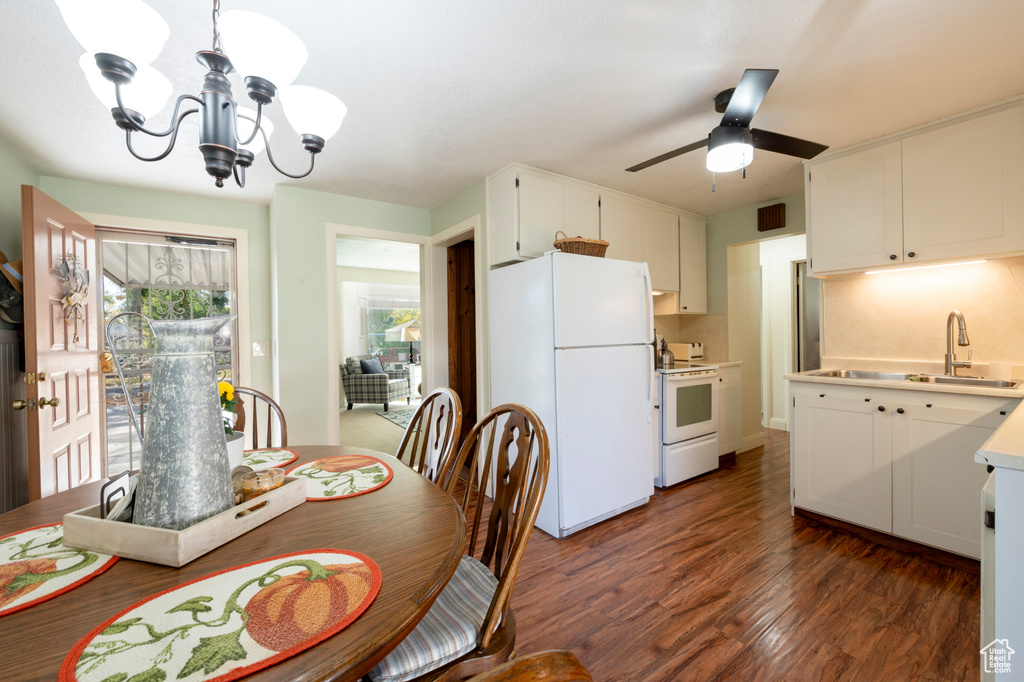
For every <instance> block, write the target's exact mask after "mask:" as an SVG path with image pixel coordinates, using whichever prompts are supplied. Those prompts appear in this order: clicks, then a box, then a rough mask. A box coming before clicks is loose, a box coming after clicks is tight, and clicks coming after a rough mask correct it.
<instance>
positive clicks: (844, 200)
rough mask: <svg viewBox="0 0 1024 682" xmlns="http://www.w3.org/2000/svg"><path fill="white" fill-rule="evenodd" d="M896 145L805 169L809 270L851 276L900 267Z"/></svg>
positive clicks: (900, 216) (900, 207) (900, 192)
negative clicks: (843, 272)
mask: <svg viewBox="0 0 1024 682" xmlns="http://www.w3.org/2000/svg"><path fill="white" fill-rule="evenodd" d="M901 164H902V156H901V151H900V143H899V142H890V143H889V144H886V145H883V146H881V147H875V148H873V149H868V150H866V151H863V152H857V153H855V154H850V155H848V156H841V157H839V158H837V159H833V160H831V161H822V162H820V163H817V164H815V165H813V166H811V167H809V168H808V176H807V177H808V181H807V183H806V188H807V195H808V197H809V199H808V207H809V211H810V215H809V216H808V223H807V232H808V234H809V235H810V239H809V244H810V251H811V252H810V259H811V263H810V266H811V270H812V271H813V272H814V273H822V272H829V271H833V270H855V269H858V268H867V267H877V266H879V265H889V264H890V263H901V262H903V186H902V183H903V176H902V174H901V168H902V165H901Z"/></svg>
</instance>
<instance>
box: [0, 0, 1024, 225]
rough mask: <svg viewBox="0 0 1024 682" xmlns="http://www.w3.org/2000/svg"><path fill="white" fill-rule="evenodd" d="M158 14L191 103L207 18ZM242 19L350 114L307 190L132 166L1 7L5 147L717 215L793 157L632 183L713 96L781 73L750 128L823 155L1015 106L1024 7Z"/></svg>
mask: <svg viewBox="0 0 1024 682" xmlns="http://www.w3.org/2000/svg"><path fill="white" fill-rule="evenodd" d="M149 4H150V5H152V6H153V7H154V8H155V9H156V10H157V11H158V12H160V14H161V15H163V17H164V18H165V19H166V20H167V22H168V23H169V24H170V28H171V37H170V39H169V40H168V42H167V45H166V46H165V47H164V49H163V52H162V53H161V55H160V56H159V57H158V58H157V60H156V61H155V62H154V66H155V67H156V68H157V69H159V70H160V71H161V72H163V73H164V75H166V76H167V77H168V78H170V80H171V82H172V84H173V85H174V88H175V95H177V94H183V93H192V94H197V92H198V90H199V86H200V85H201V83H202V77H203V71H202V68H201V67H200V66H199V65H198V64H197V63H196V62H195V61H194V58H193V54H194V53H195V52H196V51H197V50H200V49H209V47H210V43H211V25H210V9H211V6H212V4H211V3H209V2H202V1H200V0H189V1H188V2H185V1H182V0H149ZM231 9H251V10H255V11H258V12H262V13H264V14H267V15H268V16H271V17H273V18H275V19H278V20H279V21H281V22H282V23H284V24H285V25H287V26H289V27H290V28H291V29H292V30H293V31H295V32H296V33H297V34H298V35H299V37H300V38H302V40H303V41H304V42H305V44H306V46H307V47H308V48H309V53H310V55H309V62H308V63H307V64H306V66H305V68H304V69H303V71H302V73H301V74H300V76H299V79H298V81H297V83H300V84H306V85H315V86H319V87H322V88H324V89H327V90H329V91H331V92H333V93H334V94H336V95H337V96H338V97H340V98H341V99H342V100H343V101H344V102H345V103H346V104H347V105H348V110H349V113H348V116H347V118H346V120H345V123H344V124H343V126H342V129H341V131H340V132H339V133H338V135H337V136H335V137H334V138H333V139H331V140H329V141H328V143H327V147H326V149H325V151H324V152H323V154H321V155H320V157H319V158H318V160H317V169H316V170H315V171H314V172H313V174H312V175H311V176H310V177H308V178H306V179H303V180H298V181H295V180H288V179H287V178H284V177H283V176H280V175H278V174H277V173H276V172H275V171H274V170H273V169H272V168H270V166H269V164H268V163H267V161H266V159H265V158H263V157H264V156H265V155H264V154H261V155H260V157H258V158H257V161H256V163H255V165H254V166H253V167H252V168H251V169H249V171H250V172H249V179H248V186H247V188H246V189H239V188H237V187H234V186H233V185H232V186H231V187H227V186H226V187H225V188H224V189H220V190H218V189H217V188H215V187H214V184H213V180H212V178H210V177H208V176H207V175H206V174H205V172H204V170H203V162H202V158H201V156H200V154H199V152H198V150H197V149H196V144H197V133H196V130H195V123H194V120H195V117H192V118H191V119H190V121H191V122H190V123H189V126H188V127H186V129H184V130H183V131H182V134H181V135H180V136H179V140H178V146H177V148H176V149H175V150H174V152H173V153H172V154H171V156H170V157H169V158H168V159H165V160H164V161H161V162H158V163H152V164H145V163H143V162H141V161H136V160H135V159H133V158H132V157H131V156H130V155H129V154H128V152H127V150H126V149H125V148H124V136H123V133H122V132H121V131H120V130H118V129H117V128H115V127H114V125H113V122H112V121H111V120H110V117H109V113H108V112H107V111H106V110H105V109H104V108H103V107H102V106H101V105H100V104H99V102H98V101H97V100H96V99H95V97H94V96H93V95H92V93H91V92H90V91H89V90H88V87H87V85H86V83H85V79H84V77H83V75H82V73H81V71H80V70H79V67H78V57H79V56H80V54H81V52H82V49H81V48H80V47H79V45H78V44H77V43H76V42H75V40H74V38H72V36H71V34H70V33H69V32H68V30H67V29H66V27H65V26H64V24H63V22H62V20H61V18H60V14H59V12H58V10H57V7H56V6H55V5H54V4H53V3H52V2H50V0H3V1H2V2H0V65H2V66H0V69H2V72H0V73H2V79H3V80H2V85H3V86H4V87H3V91H4V93H5V96H4V97H2V98H0V136H3V137H4V138H5V139H6V140H8V141H9V142H10V143H11V144H12V145H13V146H14V147H15V149H16V151H17V152H18V153H19V154H20V155H22V156H23V157H24V158H26V159H27V160H28V161H29V162H31V163H33V164H35V165H37V166H38V167H39V169H40V170H42V171H43V172H44V173H46V174H55V175H60V176H66V177H72V178H83V179H90V180H96V181H100V182H107V183H113V184H118V185H126V186H132V187H146V188H161V189H167V190H171V191H175V192H183V193H189V194H198V195H206V196H214V197H221V198H227V199H233V200H238V201H250V202H260V203H266V202H268V201H269V199H270V196H271V193H272V188H273V185H274V184H275V183H278V182H287V183H289V184H294V185H297V186H301V187H305V188H309V189H314V190H320V191H325V192H333V193H338V194H345V195H351V196H357V197H363V198H367V199H375V200H380V201H387V202H393V203H397V204H404V205H409V206H416V207H422V208H432V207H434V206H436V205H438V204H439V203H441V202H443V201H444V200H446V199H448V198H449V197H451V196H453V195H454V194H456V193H458V192H459V191H461V190H462V189H464V188H466V187H467V186H469V185H470V184H472V183H473V182H475V181H477V180H479V179H480V178H481V177H483V176H485V175H488V174H490V173H493V172H494V171H496V170H498V169H499V168H501V167H502V166H504V165H505V164H506V163H508V162H510V161H520V162H524V163H527V164H531V165H534V166H538V167H541V168H545V169H548V170H552V171H556V172H559V173H564V174H566V175H569V176H572V177H576V178H580V179H583V180H588V181H591V182H596V183H599V184H602V185H606V186H609V187H613V188H615V189H620V190H623V191H626V192H630V193H633V194H637V195H640V196H644V197H647V198H650V199H653V200H656V201H660V202H663V203H666V204H670V205H673V206H677V207H680V208H684V209H689V210H692V211H695V212H697V213H702V214H713V213H718V212H721V211H724V210H728V209H731V208H736V207H740V206H745V205H749V204H752V203H756V202H760V201H767V200H770V199H774V198H777V197H780V196H784V195H787V194H791V193H794V192H798V191H800V190H801V188H802V179H801V178H802V175H801V171H800V162H799V160H796V159H793V158H791V157H786V156H781V155H777V154H772V153H769V152H757V153H756V154H755V158H754V162H753V164H752V165H751V166H750V167H749V168H748V173H747V178H746V179H745V180H741V179H740V177H739V173H731V174H728V175H720V176H718V187H717V191H716V192H715V193H712V192H711V176H710V173H708V172H707V171H706V170H705V169H704V154H703V153H702V152H692V153H690V154H687V155H684V156H681V157H678V158H676V159H674V160H672V161H668V162H665V163H663V164H661V165H659V166H655V167H652V168H650V169H647V170H645V171H641V172H639V173H636V174H631V173H626V172H624V171H623V169H625V168H626V167H628V166H631V165H634V164H636V163H638V162H640V161H643V160H645V159H647V158H650V157H653V156H656V155H658V154H660V153H663V152H665V151H668V150H670V149H674V148H676V147H679V146H682V145H684V144H687V143H689V142H693V141H695V140H698V139H700V138H702V137H704V136H706V135H707V133H708V131H710V129H711V128H712V127H714V126H715V125H716V124H717V122H718V120H720V118H721V117H720V115H718V114H716V113H715V112H714V108H713V104H712V98H713V97H714V95H715V94H716V93H717V92H718V91H720V90H724V89H726V88H729V87H732V86H734V85H735V84H736V82H737V81H738V80H739V78H740V76H741V75H742V73H743V70H744V69H745V68H748V67H751V68H777V69H780V74H779V76H778V78H777V79H776V80H775V84H774V85H773V86H772V88H771V91H770V92H769V93H768V96H767V97H766V98H765V100H764V103H763V104H762V105H761V109H760V110H759V111H758V113H757V115H756V116H755V118H754V126H755V127H758V128H763V129H767V130H771V131H775V132H779V133H783V134H787V135H793V136H796V137H802V138H805V139H809V140H812V141H815V142H820V143H822V144H827V145H830V146H831V147H832V148H833V149H834V148H839V147H843V146H848V145H851V144H855V143H858V142H863V141H865V140H869V139H872V138H875V137H879V136H882V135H885V134H888V133H891V132H894V131H897V130H900V129H903V128H908V127H911V126H914V125H917V124H921V123H924V122H927V121H930V120H934V119H937V118H941V117H944V116H948V115H951V114H954V113H957V112H961V111H965V110H967V109H971V108H974V107H978V106H981V105H984V104H988V103H991V102H994V101H997V100H1000V99H1003V98H1006V97H1010V96H1013V95H1016V94H1020V93H1024V40H1022V38H1021V36H1022V35H1024V2H1021V1H1020V0H975V1H974V2H963V1H962V0H899V1H896V0H763V1H760V2H753V1H751V0H631V1H628V2H627V1H624V0H586V1H584V0H515V1H512V0H390V1H389V2H371V1H367V0H363V1H361V2H356V1H355V0H331V1H328V0H306V1H304V2H280V0H223V3H222V10H223V11H227V10H231ZM229 54H230V53H229ZM236 82H237V83H238V85H237V86H236V87H235V93H236V96H238V97H241V98H242V99H245V96H244V90H243V87H242V85H241V81H236ZM129 93H130V91H129ZM126 97H129V98H130V94H128V95H126ZM128 101H129V106H130V99H129V100H128ZM169 110H170V107H169V106H168V107H167V108H166V109H165V111H163V112H162V113H161V114H158V115H157V116H156V117H155V119H154V121H155V125H158V126H166V125H167V122H168V120H169V115H170V114H169ZM269 115H270V117H271V118H272V119H273V121H274V123H275V125H276V132H275V134H274V137H273V138H272V141H271V144H272V149H273V150H274V152H275V158H276V159H277V160H278V161H279V163H282V164H283V165H285V166H286V167H287V168H289V169H304V168H305V165H306V160H305V158H304V157H305V153H304V152H302V151H301V150H300V149H299V146H298V141H297V136H295V135H294V134H293V133H292V131H291V128H290V127H289V126H288V124H287V122H286V121H285V119H284V117H283V116H282V115H281V111H280V105H279V104H277V103H275V104H274V105H273V106H272V107H271V110H270V112H269ZM146 141H147V140H143V141H142V142H146ZM139 146H140V147H142V149H143V150H144V151H148V150H151V149H154V147H152V146H145V147H143V145H142V144H141V143H139Z"/></svg>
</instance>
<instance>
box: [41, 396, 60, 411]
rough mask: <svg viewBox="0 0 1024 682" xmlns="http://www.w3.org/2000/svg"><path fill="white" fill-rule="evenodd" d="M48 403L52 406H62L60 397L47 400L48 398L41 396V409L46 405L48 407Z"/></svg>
mask: <svg viewBox="0 0 1024 682" xmlns="http://www.w3.org/2000/svg"><path fill="white" fill-rule="evenodd" d="M47 405H49V406H50V407H59V406H60V398H50V399H49V400H47V399H46V398H40V399H39V409H40V410H41V409H43V408H44V407H46V406H47Z"/></svg>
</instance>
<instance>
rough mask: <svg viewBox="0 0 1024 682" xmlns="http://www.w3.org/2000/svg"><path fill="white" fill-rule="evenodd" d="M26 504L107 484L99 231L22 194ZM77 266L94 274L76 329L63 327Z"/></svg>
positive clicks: (33, 194) (26, 191) (29, 192)
mask: <svg viewBox="0 0 1024 682" xmlns="http://www.w3.org/2000/svg"><path fill="white" fill-rule="evenodd" d="M21 214H22V249H23V258H24V265H23V267H24V269H25V272H24V275H25V380H26V391H25V394H26V397H25V401H26V403H27V406H26V408H25V414H26V416H27V421H28V473H29V499H30V500H38V499H39V498H41V497H46V496H48V495H52V494H54V493H57V492H61V491H64V490H67V489H69V488H74V487H76V486H78V485H81V484H83V483H87V482H89V481H95V480H97V479H99V478H100V477H102V475H103V472H102V470H101V469H102V464H101V461H102V457H101V452H100V450H101V444H100V433H101V431H100V429H101V424H100V419H101V417H100V413H101V403H100V383H101V377H102V374H101V373H100V362H99V326H98V324H99V323H98V320H99V316H100V315H101V312H100V308H99V305H98V295H97V293H96V292H97V291H98V290H99V284H100V282H99V279H100V277H101V276H102V273H100V272H99V270H98V269H97V267H96V231H95V228H94V227H93V225H92V223H90V222H88V221H87V220H85V219H84V218H82V217H81V216H79V215H78V214H76V213H74V212H73V211H71V210H69V209H67V208H65V207H64V206H62V205H61V204H59V203H57V202H56V201H54V200H53V199H51V198H50V197H48V196H46V195H45V194H43V193H42V192H40V191H39V190H38V189H36V188H34V187H29V186H27V185H23V186H22V188H21ZM72 258H74V259H77V260H78V262H79V264H80V266H82V267H84V268H85V269H86V270H87V271H88V272H89V274H90V280H91V281H90V282H89V286H88V293H87V295H86V296H85V297H84V301H83V305H82V319H81V320H80V321H79V322H78V324H77V332H78V338H77V340H76V339H75V330H76V326H75V323H74V321H73V320H72V321H71V324H68V323H67V322H66V321H65V315H64V309H63V305H62V300H63V299H64V297H65V296H67V295H68V286H69V285H68V283H67V281H66V280H65V278H64V277H63V276H62V275H61V273H60V272H59V270H58V268H59V266H60V264H61V263H62V262H63V261H65V259H67V260H71V259H72Z"/></svg>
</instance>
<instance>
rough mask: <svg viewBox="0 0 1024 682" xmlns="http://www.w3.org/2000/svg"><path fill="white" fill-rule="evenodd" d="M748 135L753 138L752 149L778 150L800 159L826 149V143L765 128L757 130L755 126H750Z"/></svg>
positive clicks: (808, 157) (809, 157)
mask: <svg viewBox="0 0 1024 682" xmlns="http://www.w3.org/2000/svg"><path fill="white" fill-rule="evenodd" d="M750 135H751V137H753V138H754V139H753V142H754V149H763V150H765V151H766V152H778V153H779V154H789V155H790V156H796V157H799V158H801V159H813V158H814V157H815V156H817V155H818V154H820V153H822V152H823V151H825V150H826V149H828V145H826V144H818V143H817V142H809V141H807V140H801V139H800V138H798V137H790V136H789V135H780V134H779V133H772V132H769V131H767V130H758V129H757V128H751V129H750Z"/></svg>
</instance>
